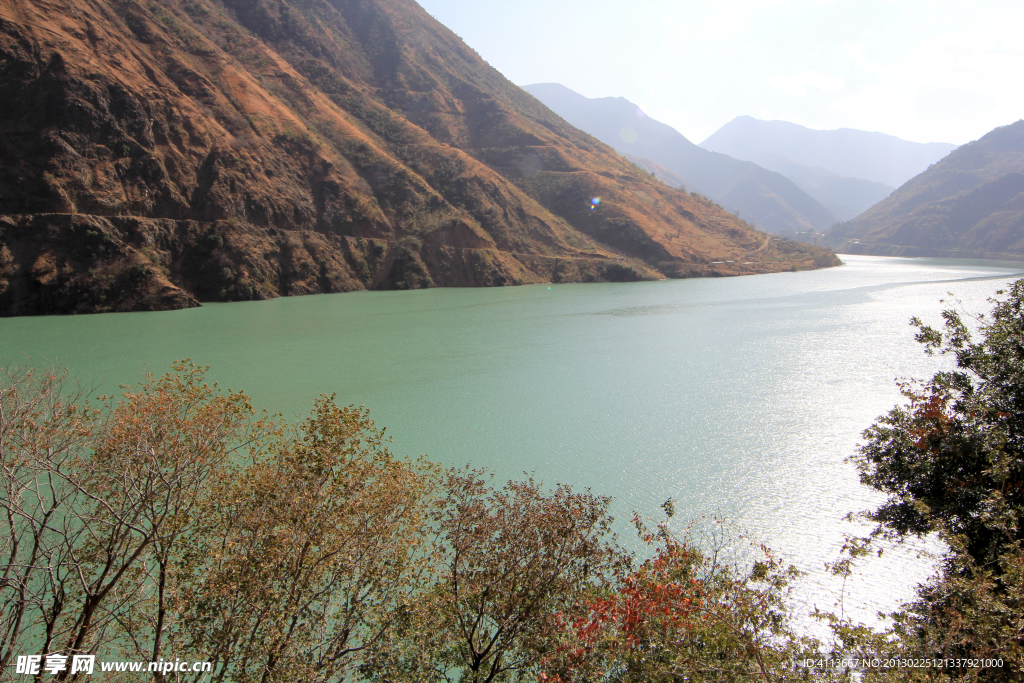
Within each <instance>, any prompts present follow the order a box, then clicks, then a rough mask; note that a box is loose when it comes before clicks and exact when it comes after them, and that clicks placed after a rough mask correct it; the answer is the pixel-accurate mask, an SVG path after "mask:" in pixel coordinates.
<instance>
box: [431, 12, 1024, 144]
mask: <svg viewBox="0 0 1024 683" xmlns="http://www.w3.org/2000/svg"><path fill="white" fill-rule="evenodd" d="M419 2H420V4H421V5H422V6H423V7H424V8H425V9H426V10H427V11H428V12H430V13H431V14H432V15H434V16H435V17H436V18H437V19H438V20H439V21H441V22H442V23H443V24H445V25H446V26H448V27H449V28H450V29H452V30H453V31H455V33H457V34H458V35H459V36H461V37H462V38H463V39H464V40H465V41H466V42H467V43H469V45H470V46H471V47H473V48H474V49H476V51H477V52H479V53H480V55H481V56H482V57H483V58H484V59H486V60H487V61H488V62H490V63H491V64H492V65H493V66H495V67H496V68H497V69H498V70H499V71H501V72H502V73H504V74H505V76H506V77H508V78H509V79H510V80H512V81H513V82H514V83H518V84H519V85H526V84H529V83H546V82H555V83H562V84H563V85H566V86H568V87H569V88H572V89H573V90H575V91H576V92H579V93H581V94H583V95H586V96H587V97H607V96H612V95H614V96H622V97H625V98H627V99H629V100H632V101H633V102H636V103H637V104H639V105H640V106H641V107H642V108H643V109H644V110H645V111H646V112H647V113H648V114H650V115H651V116H653V117H654V118H656V119H658V120H660V121H663V122H665V123H668V124H669V125H672V126H674V127H675V128H677V129H678V130H679V131H680V132H682V133H683V134H684V135H685V136H687V137H688V138H689V139H690V140H692V141H693V142H700V141H702V140H703V139H704V138H706V137H707V136H708V135H710V134H711V133H713V132H714V131H715V130H717V129H718V128H719V127H720V126H722V125H723V124H725V123H726V122H728V121H730V120H731V119H733V118H734V117H736V116H739V115H741V114H749V115H751V116H754V117H757V118H760V119H782V120H786V121H793V122H795V123H800V124H803V125H805V126H808V127H811V128H821V129H831V128H843V127H845V128H859V129H863V130H877V131H881V132H883V133H890V134H892V135H897V136H899V137H901V138H904V139H907V140H914V141H917V142H952V143H955V144H962V143H964V142H968V141H969V140H974V139H977V138H978V137H980V136H982V135H984V134H985V133H987V132H988V131H989V130H991V129H992V128H994V127H996V126H1001V125H1006V124H1009V123H1013V122H1014V121H1016V120H1017V119H1019V118H1021V117H1022V116H1024V86H1022V81H1024V78H1022V77H1024V2H1021V0H997V1H990V2H985V1H983V0H973V1H967V0H958V1H957V2H947V1H946V0H927V1H923V0H848V1H847V0H834V1H832V0H792V1H788V2H787V1H784V0H735V1H728V0H718V1H716V2H708V1H706V0H705V1H702V2H693V1H690V0H514V1H506V2H495V1H494V0H419Z"/></svg>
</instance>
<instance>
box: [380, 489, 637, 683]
mask: <svg viewBox="0 0 1024 683" xmlns="http://www.w3.org/2000/svg"><path fill="white" fill-rule="evenodd" d="M444 490H445V495H444V498H443V499H442V500H440V501H439V505H438V507H437V508H436V511H435V512H434V514H433V518H432V528H433V533H434V539H433V551H432V561H433V563H434V569H433V575H434V583H433V585H432V586H430V587H429V588H428V589H427V590H426V591H425V592H424V593H423V594H422V595H421V596H420V599H419V601H418V602H417V604H415V605H412V606H410V609H409V611H408V614H407V618H406V620H405V623H404V627H403V628H402V629H401V630H400V631H396V633H395V638H394V640H393V641H392V642H391V644H390V649H388V650H386V651H382V652H381V653H380V656H379V657H378V658H377V659H376V660H374V661H373V662H371V664H370V667H369V668H370V669H371V670H373V672H374V675H375V677H377V678H379V679H380V680H387V681H395V680H409V681H442V680H443V681H450V680H458V681H463V682H465V683H470V682H472V683H491V682H497V681H501V682H510V681H526V680H535V679H536V676H537V674H538V672H539V667H540V664H541V660H542V658H543V656H544V655H545V654H546V653H547V652H548V651H550V650H551V649H552V648H553V647H554V640H553V636H554V635H555V634H556V625H557V622H558V619H559V615H560V614H572V613H574V612H575V611H576V610H577V609H578V608H579V606H580V604H581V600H582V599H583V598H584V597H585V595H586V594H587V593H588V592H589V591H590V590H591V589H592V588H593V587H594V586H596V585H600V584H601V583H602V582H603V581H605V580H607V579H608V578H610V577H611V575H612V572H613V570H614V568H615V567H616V566H618V565H619V564H621V563H622V562H623V561H625V560H624V557H623V556H622V554H621V551H620V550H619V548H618V546H617V545H616V544H615V542H614V537H613V536H612V534H611V531H610V525H611V521H612V518H611V517H610V516H609V514H608V503H609V499H608V498H606V497H599V496H594V495H592V494H591V493H590V492H589V491H584V492H579V491H574V490H573V489H571V488H570V487H568V486H563V485H559V486H556V487H555V488H554V490H552V491H550V492H546V491H544V490H543V489H542V488H541V487H540V486H539V485H538V484H537V483H536V482H535V481H534V480H533V479H532V478H528V479H526V480H523V481H510V482H508V483H507V484H506V485H505V486H504V487H502V488H500V489H496V488H493V487H492V486H490V485H488V483H487V481H486V479H485V478H484V476H483V473H481V472H478V471H473V470H450V471H449V472H448V473H447V475H446V477H445V487H444Z"/></svg>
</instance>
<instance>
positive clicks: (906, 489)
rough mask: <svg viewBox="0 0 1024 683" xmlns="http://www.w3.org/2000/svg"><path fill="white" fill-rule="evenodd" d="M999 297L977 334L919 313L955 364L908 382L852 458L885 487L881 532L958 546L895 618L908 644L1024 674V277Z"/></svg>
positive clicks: (992, 676)
mask: <svg viewBox="0 0 1024 683" xmlns="http://www.w3.org/2000/svg"><path fill="white" fill-rule="evenodd" d="M999 295H1001V296H1002V298H999V299H994V300H992V304H993V308H992V311H991V313H990V314H988V315H980V316H978V317H977V319H976V322H977V325H978V328H979V329H978V333H977V336H975V335H973V334H972V333H971V332H970V330H969V328H968V325H967V323H965V321H964V319H963V317H962V316H961V314H959V313H958V312H956V311H952V310H948V311H946V312H944V314H943V317H944V319H945V324H944V326H943V327H942V328H941V329H935V328H933V327H930V326H927V325H924V324H923V323H922V322H921V321H920V320H918V319H916V318H915V319H914V320H913V321H912V322H913V324H914V325H915V326H917V328H918V330H919V332H918V335H917V339H918V341H919V342H921V343H922V344H923V345H924V346H925V349H926V352H927V353H929V354H936V353H938V354H948V355H950V356H952V357H953V358H955V361H956V367H955V369H952V370H948V371H942V372H938V373H936V374H935V375H934V376H933V377H932V378H931V379H930V380H928V381H927V382H924V383H906V384H904V385H903V386H902V393H903V395H904V396H905V397H906V399H907V404H906V405H903V406H898V407H896V408H894V409H893V410H892V411H890V412H889V413H888V414H887V415H885V416H884V417H882V418H881V419H879V421H878V422H877V423H876V424H875V425H873V426H872V427H871V428H869V429H868V430H867V431H866V432H865V434H864V435H865V438H866V439H867V443H866V444H865V445H864V446H863V448H862V449H861V451H860V453H859V455H858V456H857V457H856V460H857V464H858V466H859V467H860V470H861V479H862V481H863V482H864V483H865V484H867V485H869V486H871V487H873V488H875V489H877V490H879V491H882V492H884V493H886V494H888V499H887V500H886V501H885V503H883V504H882V505H881V506H880V507H879V508H878V509H877V510H875V511H874V512H872V513H870V515H869V517H870V518H871V519H873V520H874V521H875V522H876V523H877V525H878V526H877V529H876V534H887V535H890V536H893V537H896V538H902V537H905V536H908V535H917V536H923V535H926V534H930V533H937V534H938V535H939V536H940V537H941V538H942V539H943V540H944V541H945V542H946V543H947V544H948V545H949V547H950V550H951V552H950V553H949V555H948V557H947V559H946V560H945V563H944V567H943V571H942V574H941V576H940V577H938V578H937V579H936V580H934V581H932V582H930V583H928V584H927V585H925V586H923V587H922V588H921V590H920V592H919V600H918V601H917V603H915V604H914V605H912V606H910V608H909V609H908V610H907V611H906V612H905V613H904V614H901V615H897V625H896V631H897V632H898V634H899V635H901V636H902V637H903V638H904V640H903V642H904V644H905V645H906V648H907V652H911V653H914V652H916V653H917V654H918V655H927V656H943V657H1001V658H1003V660H1004V663H1005V667H1004V668H1002V669H999V670H995V669H990V670H987V671H980V672H972V673H971V674H970V675H971V676H976V677H980V679H989V680H1006V679H1005V678H1004V677H1005V676H1007V674H1008V672H1009V671H1013V672H1015V673H1014V675H1016V676H1017V677H1019V676H1020V675H1021V672H1024V602H1022V597H1024V595H1022V592H1024V584H1022V576H1024V551H1022V541H1024V526H1022V522H1024V280H1020V281H1018V282H1016V283H1015V284H1014V285H1013V287H1012V288H1011V289H1010V290H1009V292H1000V293H999ZM1013 680H1017V679H1016V678H1014V679H1013Z"/></svg>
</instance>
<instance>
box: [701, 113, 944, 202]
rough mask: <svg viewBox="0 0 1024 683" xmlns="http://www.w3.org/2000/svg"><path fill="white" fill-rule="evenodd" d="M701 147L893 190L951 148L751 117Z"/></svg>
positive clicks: (732, 123)
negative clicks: (884, 186) (876, 184)
mask: <svg viewBox="0 0 1024 683" xmlns="http://www.w3.org/2000/svg"><path fill="white" fill-rule="evenodd" d="M700 146H701V147H703V148H704V149H708V150H713V151H715V152H721V153H722V154H728V155H730V156H734V157H736V158H737V159H747V160H749V161H753V162H754V163H756V164H761V165H762V166H765V167H766V168H772V169H773V170H779V169H777V168H776V165H784V164H793V165H799V166H809V167H812V168H817V169H822V170H825V171H828V172H831V173H834V174H836V175H838V176H843V177H846V178H860V179H863V180H868V181H872V182H875V183H881V184H883V185H888V186H889V187H893V188H895V187H899V186H900V185H902V184H903V183H905V182H906V181H908V180H910V179H911V178H913V177H914V176H916V175H917V174H918V173H921V172H922V171H924V170H925V169H926V168H928V166H929V165H930V164H934V163H935V162H936V161H938V160H939V159H941V158H942V157H944V156H946V155H947V154H949V153H950V152H952V151H953V150H954V149H956V145H951V144H948V143H944V142H930V143H927V144H921V143H918V142H908V141H907V140H901V139H900V138H897V137H894V136H892V135H885V134H884V133H869V132H867V131H863V130H853V129H851V128H840V129H838V130H812V129H810V128H805V127H804V126H800V125H798V124H795V123H789V122H788V121H760V120H758V119H755V118H752V117H750V116H738V117H736V118H735V119H733V120H732V121H730V122H729V123H727V124H725V125H724V126H722V127H721V128H719V129H718V130H717V131H715V133H714V134H713V135H712V136H711V137H709V138H708V139H707V140H705V141H704V142H702V143H700ZM779 172H780V173H781V172H783V171H781V170H780V171H779Z"/></svg>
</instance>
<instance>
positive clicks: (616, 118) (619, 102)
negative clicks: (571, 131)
mask: <svg viewBox="0 0 1024 683" xmlns="http://www.w3.org/2000/svg"><path fill="white" fill-rule="evenodd" d="M524 90H526V91H527V92H529V93H530V94H532V95H533V96H535V97H536V98H537V99H539V100H540V101H541V102H543V103H544V104H545V105H547V106H548V107H550V108H551V109H552V110H553V111H555V112H556V113H557V114H559V116H561V117H562V118H564V119H565V120H566V121H568V122H569V123H571V124H572V125H574V126H576V127H577V128H579V129H580V130H582V131H584V132H586V133H590V134H591V135H593V136H594V137H596V138H597V139H599V140H601V141H602V142H604V143H606V144H608V145H611V146H612V147H614V148H615V149H616V150H617V151H618V152H619V153H621V154H625V155H627V156H631V157H640V158H641V159H646V160H649V161H650V162H653V163H654V164H658V165H660V166H662V167H664V168H666V169H668V170H669V171H671V173H673V174H675V176H677V177H678V178H681V179H682V180H683V181H685V183H686V185H687V187H689V188H692V189H693V190H694V191H697V192H700V193H702V194H705V195H707V196H708V197H710V198H711V199H713V200H715V201H716V202H719V203H720V204H722V206H724V207H725V208H726V209H729V210H731V211H739V212H740V217H741V218H744V219H746V220H748V221H750V222H752V223H754V224H755V225H756V226H758V227H760V228H762V229H765V230H768V231H769V232H775V233H788V232H806V231H811V232H814V231H819V232H820V231H824V230H827V229H828V228H830V227H831V226H832V225H834V224H835V223H836V222H837V221H838V220H839V219H838V217H837V216H836V215H835V214H834V213H833V212H832V211H830V210H829V209H827V208H826V207H825V206H823V205H822V204H821V203H820V202H818V201H816V200H815V199H813V198H812V197H811V196H809V195H808V194H807V193H806V192H805V191H803V190H801V189H800V188H799V187H797V186H796V184H794V183H793V182H792V181H791V180H789V179H787V178H785V177H784V176H782V175H780V174H778V173H775V172H772V171H768V170H765V169H763V168H761V167H759V166H758V165H756V164H754V163H751V162H747V161H739V160H737V159H733V158H731V157H729V156H726V155H724V154H717V153H714V152H709V151H707V150H705V149H702V148H700V147H698V146H697V145H695V144H693V143H692V142H690V141H689V140H687V139H686V137H684V136H683V135H682V134H681V133H679V132H678V131H677V130H675V129H674V128H672V127H671V126H668V125H666V124H664V123H661V122H659V121H655V120H654V119H652V118H650V117H649V116H647V115H646V114H644V112H642V111H641V110H640V108H639V107H638V106H637V105H635V104H633V103H632V102H630V101H629V100H626V99H625V98H622V97H605V98H595V99H592V98H588V97H584V96H583V95H580V94H579V93H576V92H574V91H572V90H570V89H569V88H567V87H565V86H563V85H560V84H558V83H537V84H533V85H527V86H524ZM641 165H642V164H641Z"/></svg>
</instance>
